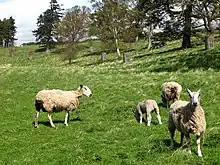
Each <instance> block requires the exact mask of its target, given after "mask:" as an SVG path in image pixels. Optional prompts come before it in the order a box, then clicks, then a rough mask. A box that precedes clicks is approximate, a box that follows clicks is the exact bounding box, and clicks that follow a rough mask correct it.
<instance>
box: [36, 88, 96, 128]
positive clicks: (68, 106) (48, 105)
mask: <svg viewBox="0 0 220 165" xmlns="http://www.w3.org/2000/svg"><path fill="white" fill-rule="evenodd" d="M82 95H85V96H87V97H89V96H91V95H92V92H91V90H90V89H89V88H88V87H87V86H84V85H80V86H79V87H78V88H77V90H76V91H63V90H58V89H53V90H41V91H39V92H38V93H37V95H36V97H35V108H36V114H35V128H38V117H39V113H40V110H41V109H42V111H43V112H47V113H48V119H49V121H50V124H51V126H52V127H54V128H55V125H54V124H53V121H52V113H54V112H61V111H63V110H65V112H66V115H65V122H64V124H65V125H66V126H68V123H67V122H68V121H69V115H70V112H71V111H74V110H75V109H76V108H77V106H78V105H79V97H81V96H82Z"/></svg>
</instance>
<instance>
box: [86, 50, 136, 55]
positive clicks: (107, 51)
mask: <svg viewBox="0 0 220 165" xmlns="http://www.w3.org/2000/svg"><path fill="white" fill-rule="evenodd" d="M132 51H135V49H128V50H121V53H127V52H132ZM102 53H106V55H107V54H110V53H116V50H105V51H96V52H91V53H88V54H84V55H83V56H84V57H88V56H95V55H96V56H100V55H101V54H102Z"/></svg>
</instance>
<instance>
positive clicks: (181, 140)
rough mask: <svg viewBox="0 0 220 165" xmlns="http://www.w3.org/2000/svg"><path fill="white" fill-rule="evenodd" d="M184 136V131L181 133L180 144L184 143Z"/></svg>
mask: <svg viewBox="0 0 220 165" xmlns="http://www.w3.org/2000/svg"><path fill="white" fill-rule="evenodd" d="M183 138H184V133H181V135H180V145H181V146H182V145H183Z"/></svg>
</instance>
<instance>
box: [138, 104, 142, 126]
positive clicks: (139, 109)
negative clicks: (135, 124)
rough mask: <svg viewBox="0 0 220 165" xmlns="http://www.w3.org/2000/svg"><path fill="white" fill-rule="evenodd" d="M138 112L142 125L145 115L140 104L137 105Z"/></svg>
mask: <svg viewBox="0 0 220 165" xmlns="http://www.w3.org/2000/svg"><path fill="white" fill-rule="evenodd" d="M137 110H138V112H139V114H140V124H142V122H143V114H142V112H141V108H140V104H138V105H137Z"/></svg>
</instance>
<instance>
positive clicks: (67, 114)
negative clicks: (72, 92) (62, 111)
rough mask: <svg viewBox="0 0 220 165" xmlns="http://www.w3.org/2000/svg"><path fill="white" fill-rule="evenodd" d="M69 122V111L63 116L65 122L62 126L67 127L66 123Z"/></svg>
mask: <svg viewBox="0 0 220 165" xmlns="http://www.w3.org/2000/svg"><path fill="white" fill-rule="evenodd" d="M68 121H69V111H67V112H66V116H65V122H64V124H65V125H66V126H68V123H67V122H68Z"/></svg>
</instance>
